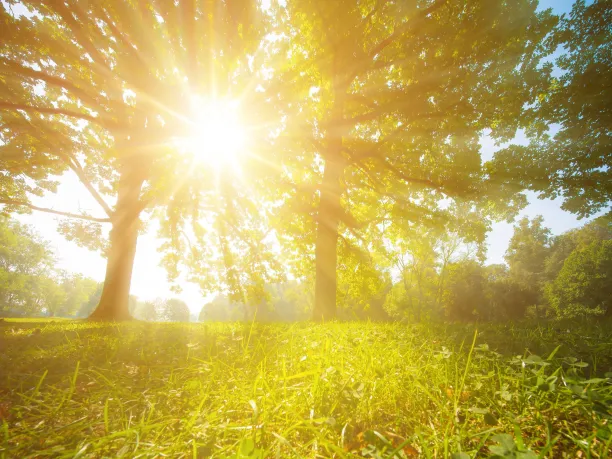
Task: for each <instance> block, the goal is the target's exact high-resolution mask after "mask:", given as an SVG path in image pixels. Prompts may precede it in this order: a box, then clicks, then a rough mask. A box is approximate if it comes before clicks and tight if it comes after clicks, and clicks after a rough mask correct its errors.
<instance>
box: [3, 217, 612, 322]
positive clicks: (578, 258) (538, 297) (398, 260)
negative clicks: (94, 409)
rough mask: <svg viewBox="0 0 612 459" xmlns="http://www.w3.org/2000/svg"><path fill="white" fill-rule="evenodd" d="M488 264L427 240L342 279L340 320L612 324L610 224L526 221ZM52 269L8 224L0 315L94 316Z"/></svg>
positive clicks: (302, 308)
mask: <svg viewBox="0 0 612 459" xmlns="http://www.w3.org/2000/svg"><path fill="white" fill-rule="evenodd" d="M483 259H484V251H483V248H482V247H479V246H477V245H475V244H470V243H466V242H465V240H463V239H461V238H459V237H458V236H457V235H455V234H439V233H428V232H423V233H422V234H420V235H419V237H415V238H414V239H413V240H411V241H408V242H406V243H405V244H402V245H401V250H396V251H393V252H392V256H391V258H390V259H386V260H382V259H381V260H378V264H377V265H375V269H372V275H371V277H370V278H368V276H365V275H364V273H360V275H359V277H358V278H353V277H352V276H351V272H354V271H350V270H345V271H343V273H342V275H341V276H340V279H341V282H340V283H339V285H338V287H339V292H340V295H339V298H338V309H339V311H338V312H339V314H338V316H339V318H343V319H365V318H369V319H374V320H408V321H421V320H430V319H435V320H466V321H475V320H479V321H500V320H518V319H523V318H526V317H531V318H534V317H538V318H545V317H547V318H572V317H580V316H610V315H612V305H611V302H612V301H611V299H612V223H611V219H610V217H609V216H604V217H600V218H598V219H596V220H593V221H592V222H590V223H588V224H586V225H584V226H583V227H581V228H578V229H574V230H571V231H568V232H566V233H563V234H561V235H559V236H552V235H551V231H550V229H548V228H546V227H545V226H543V219H542V217H536V218H534V219H533V220H529V219H527V218H524V219H522V220H520V221H519V222H518V224H517V225H516V226H515V229H514V234H513V236H512V239H511V241H510V244H509V246H508V250H507V251H506V255H505V260H506V263H507V264H493V265H485V264H484V262H483ZM370 261H371V260H370ZM54 264H55V259H54V256H53V252H52V250H51V249H50V247H49V245H48V243H47V242H45V241H44V240H43V239H42V238H41V237H40V236H39V235H37V234H36V233H35V232H34V231H33V230H32V229H31V228H30V227H28V226H27V225H23V224H21V223H20V222H19V221H17V220H14V219H10V218H7V217H1V218H0V315H3V316H51V317H53V316H61V317H87V316H88V315H89V314H90V313H91V311H93V310H94V308H95V307H96V305H97V303H98V301H99V299H100V295H101V292H102V285H103V284H102V283H101V282H97V281H95V280H93V279H90V278H87V277H84V276H82V275H81V274H74V273H68V272H65V271H62V270H58V269H56V268H55V267H54ZM356 266H357V268H356V269H364V267H367V266H368V265H367V264H365V263H364V264H362V265H360V264H359V263H357V264H356ZM380 273H382V274H380ZM364 278H365V281H363V279H364ZM313 295H314V294H313V282H309V281H308V279H302V280H300V281H297V280H288V281H285V282H284V283H278V284H269V285H267V286H266V288H265V295H264V296H263V297H262V298H261V299H260V301H259V302H251V303H249V302H241V301H236V300H233V301H230V299H229V298H228V296H226V295H218V296H217V297H216V298H215V299H214V300H213V301H211V302H210V303H208V304H206V305H204V307H203V308H202V310H201V312H200V314H199V320H200V321H234V320H261V321H295V320H306V319H308V318H309V317H310V316H311V312H312V306H313ZM129 309H130V314H131V315H132V316H134V317H135V318H137V319H140V320H149V321H158V320H160V321H189V319H190V312H189V308H188V306H187V304H186V303H185V302H183V301H181V300H180V299H172V298H171V299H162V298H158V299H156V300H154V301H139V299H138V298H137V297H136V296H134V295H131V296H130V302H129Z"/></svg>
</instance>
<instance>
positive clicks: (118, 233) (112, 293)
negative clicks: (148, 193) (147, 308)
mask: <svg viewBox="0 0 612 459" xmlns="http://www.w3.org/2000/svg"><path fill="white" fill-rule="evenodd" d="M137 167H138V166H137V165H135V166H134V167H132V168H130V169H127V170H124V172H123V173H122V178H121V183H120V186H119V194H118V197H117V207H116V211H115V215H114V216H113V228H112V230H111V232H110V247H109V251H108V258H107V263H106V277H105V278H104V287H103V289H102V296H101V297H100V302H99V303H98V306H97V307H96V309H95V310H94V311H93V312H92V313H91V315H90V316H89V318H90V319H92V320H129V319H131V318H132V317H131V315H130V311H129V298H130V284H131V282H132V268H133V266H134V257H135V256H136V241H137V240H138V229H139V226H140V219H139V216H140V209H139V196H140V190H141V188H142V184H143V181H144V179H143V178H142V176H141V174H140V173H138V172H139V171H138V170H137Z"/></svg>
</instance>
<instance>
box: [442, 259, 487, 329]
mask: <svg viewBox="0 0 612 459" xmlns="http://www.w3.org/2000/svg"><path fill="white" fill-rule="evenodd" d="M444 306H445V312H446V316H447V317H448V318H449V319H452V320H473V319H476V318H481V319H485V320H490V319H492V318H493V317H492V311H491V310H490V308H489V307H488V299H487V291H486V277H485V273H484V269H483V267H482V266H481V265H480V264H479V263H478V262H476V261H474V260H465V261H460V262H457V263H451V265H450V266H449V268H448V280H447V289H446V291H445V295H444Z"/></svg>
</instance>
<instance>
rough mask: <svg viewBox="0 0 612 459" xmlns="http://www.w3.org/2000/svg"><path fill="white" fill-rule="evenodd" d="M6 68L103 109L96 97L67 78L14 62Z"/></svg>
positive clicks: (9, 63)
mask: <svg viewBox="0 0 612 459" xmlns="http://www.w3.org/2000/svg"><path fill="white" fill-rule="evenodd" d="M6 68H7V70H8V71H10V72H11V73H17V74H20V75H23V76H27V77H31V78H34V79H37V80H41V81H44V82H45V83H48V84H50V85H53V86H59V87H60V88H64V89H66V90H67V91H70V92H71V93H73V94H74V95H75V96H77V97H78V98H79V99H81V100H82V101H83V102H85V103H88V104H91V105H94V106H96V107H98V108H103V107H102V105H101V104H100V103H99V102H98V101H97V100H96V98H95V97H93V96H92V95H90V94H88V93H87V91H85V90H84V89H82V88H79V87H78V86H76V85H75V84H74V83H72V82H70V81H68V80H66V79H65V78H62V77H59V76H55V75H50V74H49V73H47V72H43V71H40V70H34V69H32V68H29V67H26V66H24V65H21V64H19V63H17V62H14V61H8V62H7V63H6Z"/></svg>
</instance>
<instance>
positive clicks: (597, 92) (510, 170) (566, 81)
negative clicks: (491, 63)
mask: <svg viewBox="0 0 612 459" xmlns="http://www.w3.org/2000/svg"><path fill="white" fill-rule="evenodd" d="M587 3H588V5H587ZM611 22H612V4H610V2H609V1H607V0H595V1H593V2H585V1H584V0H578V1H576V2H575V3H574V4H573V7H572V11H571V13H570V14H569V16H565V17H563V18H562V19H561V21H560V24H559V26H558V27H557V28H556V29H555V31H554V34H553V36H552V37H551V45H552V46H555V47H560V48H561V52H560V53H559V57H558V58H557V59H556V60H555V66H556V67H557V71H556V72H555V73H553V74H550V75H549V81H548V87H547V88H546V89H545V90H543V91H539V92H538V94H537V100H534V101H533V102H534V103H533V106H532V108H531V109H530V110H528V113H526V116H525V119H526V120H527V121H528V123H527V124H528V126H527V131H526V132H527V135H528V137H529V139H530V144H529V145H528V146H518V145H512V146H510V147H508V148H506V149H502V150H501V151H500V152H498V153H496V155H495V160H494V161H493V168H492V173H493V176H494V177H495V178H496V179H497V180H500V181H503V182H511V183H513V184H516V186H525V187H528V188H529V189H531V190H534V191H535V192H537V193H538V194H539V196H540V197H546V198H556V197H563V208H564V209H566V210H568V211H570V212H573V213H576V214H578V215H579V216H581V217H584V216H588V215H593V214H594V213H595V212H597V211H599V210H602V209H606V208H608V207H609V204H610V200H611V199H612V180H611V175H610V174H612V167H611V166H612V163H611V160H610V158H611V156H610V154H609V150H610V136H611V135H612V123H611V122H610V119H611V118H610V117H611V116H612V111H611V110H612V105H611V104H610V100H612V89H611V88H610V85H609V78H610V73H611V72H612V31H611V30H610V23H611Z"/></svg>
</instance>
